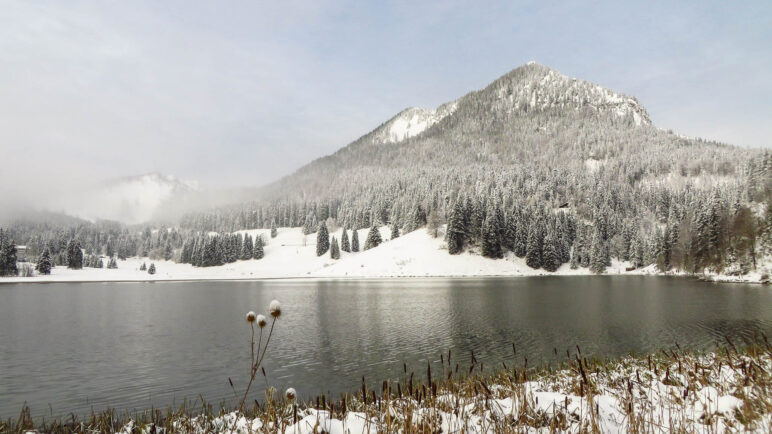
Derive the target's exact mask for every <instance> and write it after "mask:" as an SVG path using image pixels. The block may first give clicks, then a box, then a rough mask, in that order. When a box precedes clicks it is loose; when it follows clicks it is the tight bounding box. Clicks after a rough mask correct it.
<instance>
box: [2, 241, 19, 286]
mask: <svg viewBox="0 0 772 434" xmlns="http://www.w3.org/2000/svg"><path fill="white" fill-rule="evenodd" d="M18 272H19V270H18V268H17V267H16V243H15V242H14V241H13V240H11V239H9V238H8V236H7V235H3V234H2V231H0V276H15V275H16V274H17V273H18Z"/></svg>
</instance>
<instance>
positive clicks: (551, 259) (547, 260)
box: [542, 232, 562, 272]
mask: <svg viewBox="0 0 772 434" xmlns="http://www.w3.org/2000/svg"><path fill="white" fill-rule="evenodd" d="M556 244H557V241H556V240H555V237H554V236H553V235H552V233H550V232H547V235H546V236H545V237H544V241H543V247H542V268H544V269H545V270H546V271H550V272H554V271H557V269H558V267H560V265H561V263H562V262H561V260H560V256H559V253H558V251H557V245H556Z"/></svg>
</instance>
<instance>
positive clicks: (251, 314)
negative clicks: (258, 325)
mask: <svg viewBox="0 0 772 434" xmlns="http://www.w3.org/2000/svg"><path fill="white" fill-rule="evenodd" d="M255 318H256V317H255V313H254V312H253V311H251V310H250V311H249V312H247V322H249V323H253V322H255Z"/></svg>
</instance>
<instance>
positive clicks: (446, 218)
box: [8, 63, 772, 274]
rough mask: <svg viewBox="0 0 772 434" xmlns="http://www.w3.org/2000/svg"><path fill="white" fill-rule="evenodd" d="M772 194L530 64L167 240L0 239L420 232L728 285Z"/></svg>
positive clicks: (180, 251)
mask: <svg viewBox="0 0 772 434" xmlns="http://www.w3.org/2000/svg"><path fill="white" fill-rule="evenodd" d="M771 182H772V156H771V155H770V154H769V153H767V152H764V151H761V150H750V149H743V148H738V147H735V146H730V145H726V144H721V143H715V142H708V141H704V140H701V139H691V138H685V137H682V136H679V135H677V134H675V133H673V132H670V131H663V130H661V129H658V128H657V127H656V126H654V125H652V123H651V120H650V118H649V114H648V113H647V111H646V110H645V109H644V108H643V106H642V105H641V104H640V103H639V102H638V101H637V100H636V99H635V98H633V97H630V96H626V95H622V94H619V93H616V92H614V91H611V90H608V89H605V88H603V87H601V86H598V85H595V84H592V83H589V82H586V81H582V80H577V79H573V78H569V77H566V76H564V75H562V74H560V73H558V72H556V71H554V70H552V69H549V68H547V67H545V66H542V65H538V64H535V63H529V64H526V65H524V66H521V67H519V68H517V69H514V70H513V71H511V72H509V73H507V74H506V75H504V76H502V77H500V78H499V79H497V80H496V81H494V82H493V83H491V84H490V85H488V86H487V87H485V88H484V89H482V90H479V91H475V92H471V93H469V94H467V95H464V96H463V97H461V98H459V99H458V100H455V101H451V102H448V103H446V104H443V105H441V106H440V107H438V108H436V109H433V110H425V109H418V108H410V109H406V110H404V111H403V112H401V113H399V114H398V115H397V116H395V117H394V118H392V119H390V120H388V121H387V122H385V123H384V124H382V125H381V126H380V127H378V128H376V129H375V130H374V131H372V132H370V133H368V134H367V135H365V136H363V137H361V138H359V139H358V140H356V141H354V142H353V143H351V144H350V145H348V146H346V147H344V148H342V149H340V150H339V151H337V152H336V153H334V154H332V155H330V156H327V157H324V158H321V159H318V160H316V161H313V162H311V163H310V164H308V165H306V166H304V167H302V168H300V169H299V170H298V171H297V172H295V173H294V174H292V175H290V176H287V177H285V178H283V179H281V180H279V181H277V182H275V183H273V184H270V185H267V186H264V187H263V188H261V189H260V190H259V193H258V195H257V198H256V200H254V201H252V202H248V203H239V204H234V205H232V206H228V207H223V208H217V209H213V210H210V211H206V212H199V213H193V214H188V215H186V216H185V217H183V218H182V220H181V221H180V225H179V227H178V228H175V229H174V230H169V229H165V228H164V229H163V230H162V231H157V229H158V228H156V227H150V226H148V227H136V228H134V229H132V230H127V229H126V228H111V227H99V226H88V224H82V225H80V226H78V229H77V230H76V229H73V228H72V227H69V228H64V229H63V228H50V227H45V226H44V227H43V228H42V229H45V230H42V229H41V228H40V227H38V228H27V229H28V230H24V227H23V226H22V227H19V226H18V225H17V226H14V227H11V228H10V230H9V231H8V234H14V236H15V237H17V239H18V240H20V241H22V242H25V243H27V244H31V245H32V246H42V245H44V244H48V245H50V246H53V244H52V243H53V242H56V246H58V249H59V250H58V251H62V249H63V248H64V247H65V244H66V243H65V242H64V239H65V238H77V239H79V240H81V242H82V243H84V244H86V245H88V246H91V248H92V250H94V251H106V250H107V248H108V245H109V246H111V247H110V251H111V253H112V252H114V251H116V250H117V251H120V253H121V255H132V254H138V253H139V254H148V253H151V254H153V255H154V256H163V257H168V256H169V255H171V256H172V257H175V258H177V259H179V260H182V261H183V262H190V263H193V264H195V265H204V266H206V265H219V264H222V263H226V262H232V261H235V260H237V259H240V258H242V259H251V258H252V257H255V253H254V252H253V251H252V252H251V254H250V252H246V250H244V244H245V242H246V240H244V239H241V240H237V239H235V238H239V237H235V238H234V237H233V236H230V235H227V233H232V232H234V231H237V230H242V229H255V228H268V227H271V226H272V225H273V226H274V227H276V226H279V227H303V230H304V232H305V233H310V232H316V231H317V229H318V228H319V227H320V225H321V223H322V222H327V223H328V224H327V226H329V227H332V226H341V227H344V228H348V229H359V228H367V227H372V226H377V225H390V226H392V227H393V228H395V230H397V231H398V232H405V231H412V230H415V229H417V228H419V227H422V226H424V225H429V226H430V227H431V228H432V230H433V232H435V233H437V235H438V236H444V237H445V239H446V242H447V248H448V252H449V253H450V254H457V253H460V252H463V251H466V250H469V249H472V250H474V251H475V252H478V253H479V254H481V255H484V256H488V257H491V258H500V257H502V256H504V255H505V254H506V253H507V252H512V253H513V254H514V255H516V256H518V257H522V258H524V259H525V261H526V263H527V264H528V265H529V266H531V267H532V268H540V269H544V270H547V271H553V270H555V269H557V268H558V267H559V266H560V265H561V264H564V263H568V262H570V263H571V265H572V267H589V268H590V269H592V270H593V271H596V272H602V271H604V269H605V268H606V266H607V265H608V264H610V260H611V258H618V259H621V260H625V261H629V262H630V264H631V266H632V267H643V266H646V265H651V264H656V265H657V266H658V268H659V269H660V270H663V271H665V270H670V269H678V270H683V271H688V272H700V271H703V270H705V269H709V270H713V271H716V272H724V273H733V274H737V273H745V272H747V271H749V270H752V269H754V268H757V267H758V265H759V262H760V261H762V260H763V257H764V256H765V255H767V253H768V252H769V250H770V248H772V241H771V240H772V224H771V222H770V221H769V217H770V216H771V215H770V213H768V212H767V208H768V202H769V196H770V183H771ZM84 225H85V226H84ZM102 225H104V223H103V224H102ZM443 225H447V226H446V230H445V231H444V232H443V231H441V230H439V228H442V227H443ZM213 231H214V232H218V233H220V234H221V236H219V237H212V234H210V232H213ZM256 244H257V240H249V245H250V247H249V250H253V249H254V248H255V247H256ZM218 246H219V247H218ZM170 250H171V252H170ZM204 255H206V258H204V257H203V256H204ZM261 255H262V253H261Z"/></svg>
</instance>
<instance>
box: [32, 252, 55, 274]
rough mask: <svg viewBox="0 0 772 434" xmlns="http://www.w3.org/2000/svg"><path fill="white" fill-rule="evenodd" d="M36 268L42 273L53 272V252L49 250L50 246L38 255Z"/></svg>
mask: <svg viewBox="0 0 772 434" xmlns="http://www.w3.org/2000/svg"><path fill="white" fill-rule="evenodd" d="M35 269H36V270H37V271H38V273H40V274H44V275H46V274H51V252H50V251H49V250H48V247H46V248H45V249H43V253H41V254H40V256H39V257H38V263H37V265H36V266H35Z"/></svg>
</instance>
